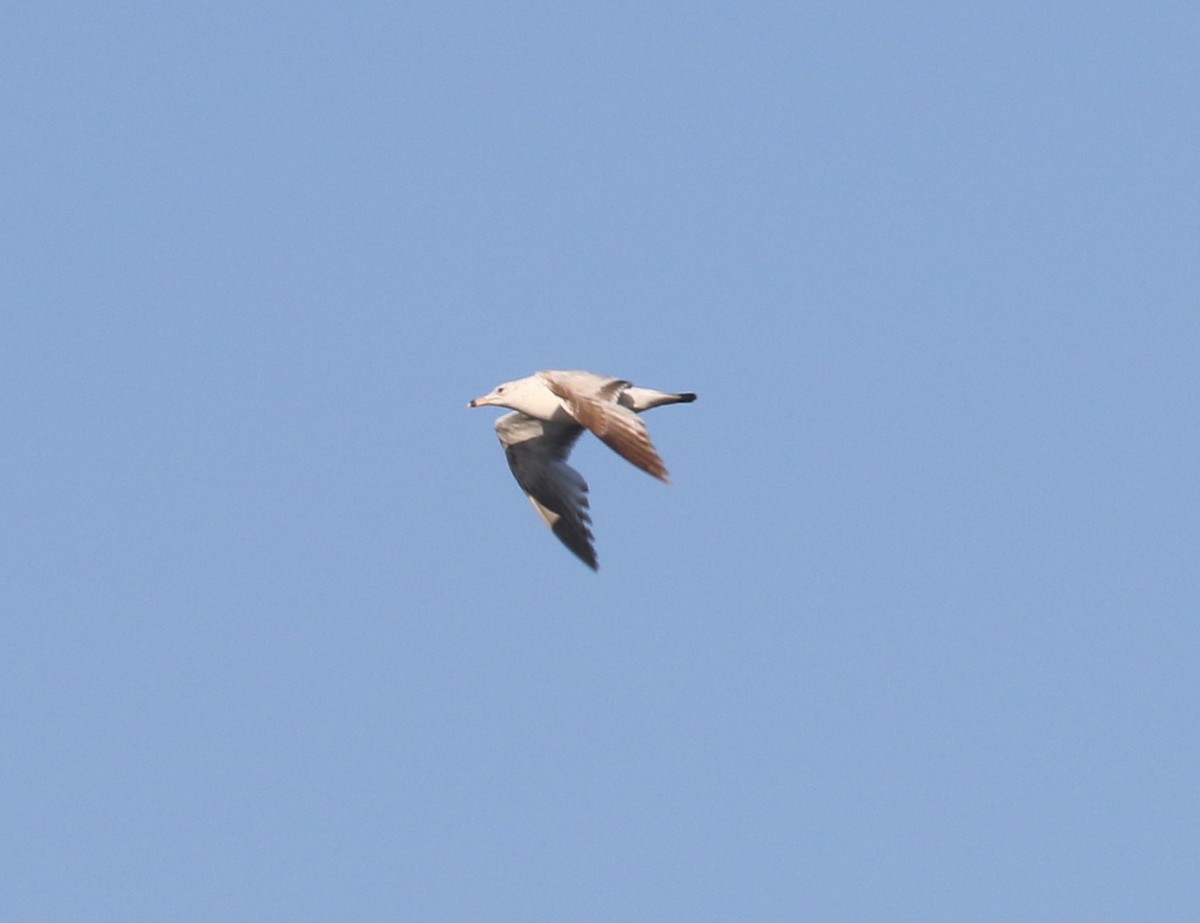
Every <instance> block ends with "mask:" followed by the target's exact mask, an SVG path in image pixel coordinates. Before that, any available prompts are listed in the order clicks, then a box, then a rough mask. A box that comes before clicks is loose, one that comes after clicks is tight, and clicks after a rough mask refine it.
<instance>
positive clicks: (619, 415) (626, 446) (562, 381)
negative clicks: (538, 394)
mask: <svg viewBox="0 0 1200 923" xmlns="http://www.w3.org/2000/svg"><path fill="white" fill-rule="evenodd" d="M538 374H539V376H540V377H541V379H542V380H543V381H544V382H545V383H546V387H548V388H549V389H550V390H551V391H552V392H553V393H554V394H555V395H557V396H558V398H559V399H560V400H562V402H563V403H564V404H565V405H566V408H567V412H568V413H570V414H571V416H573V417H574V418H575V419H576V420H577V421H578V422H579V423H580V424H582V425H583V426H586V427H587V428H588V429H590V430H591V431H592V432H593V433H595V434H596V435H597V436H598V437H599V438H600V439H601V440H602V441H603V442H604V443H605V445H607V446H608V447H609V448H610V449H612V450H613V451H615V452H616V453H617V454H618V455H620V456H621V457H622V458H624V459H625V460H626V461H629V462H631V463H632V464H634V465H637V466H638V467H639V468H641V469H642V470H643V471H645V472H646V473H647V474H652V475H654V477H656V478H658V479H659V480H660V481H667V466H666V465H664V464H663V460H662V458H660V457H659V454H658V451H657V450H656V449H655V448H654V443H652V442H651V441H650V433H649V432H648V431H647V430H646V424H645V423H643V422H642V421H641V419H640V418H639V417H638V415H637V414H636V413H634V411H633V410H631V409H630V408H628V407H623V406H621V405H620V404H618V403H617V400H618V398H619V397H620V396H621V392H622V391H625V390H626V389H627V388H629V387H630V383H629V382H627V381H622V380H621V379H619V378H604V377H603V376H600V375H594V374H592V373H590V372H566V373H563V372H539V373H538Z"/></svg>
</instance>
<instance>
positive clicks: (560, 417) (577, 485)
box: [467, 371, 696, 570]
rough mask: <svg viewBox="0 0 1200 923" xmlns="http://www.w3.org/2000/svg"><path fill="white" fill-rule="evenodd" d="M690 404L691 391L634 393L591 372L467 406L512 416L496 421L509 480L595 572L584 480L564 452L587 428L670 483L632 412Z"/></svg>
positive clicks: (553, 375) (532, 383)
mask: <svg viewBox="0 0 1200 923" xmlns="http://www.w3.org/2000/svg"><path fill="white" fill-rule="evenodd" d="M695 399H696V395H694V394H692V393H691V392H685V393H682V394H675V393H672V392H669V391H653V390H651V389H650V388H635V387H634V386H633V384H631V383H630V382H628V381H625V380H624V379H621V378H610V377H609V376H607V375H597V374H596V373H594V372H562V371H550V372H537V373H535V374H533V375H530V376H529V377H528V378H520V379H517V380H516V381H506V382H505V383H504V384H502V385H497V386H496V387H495V388H493V389H492V390H491V391H490V392H489V393H487V394H485V395H483V397H477V398H475V400H473V401H471V402H470V403H469V404H467V406H468V407H507V408H508V409H509V410H511V411H513V412H512V413H508V414H505V415H504V416H502V417H501V418H500V419H499V420H497V421H496V435H497V436H498V437H499V438H500V445H502V446H503V447H504V456H505V458H507V459H508V467H509V469H510V470H511V471H512V473H513V477H514V478H516V479H517V484H519V485H520V487H521V490H523V491H525V496H527V497H528V498H529V502H530V503H532V504H533V508H534V509H535V510H537V512H538V515H539V516H541V517H542V520H543V521H544V522H545V523H546V525H548V526H549V527H550V530H551V531H552V532H553V533H554V534H555V535H556V536H557V537H558V539H559V541H561V542H562V543H563V544H564V545H566V546H567V548H569V549H570V550H571V551H572V552H573V553H574V554H575V555H576V556H577V557H578V558H579V559H580V560H581V561H583V563H584V564H586V565H587V566H588V567H590V568H591V569H592V570H596V569H597V568H598V567H599V565H598V563H597V561H596V549H595V546H594V545H593V543H592V530H591V522H592V517H591V515H590V514H589V513H588V499H587V490H588V486H587V481H585V480H584V479H583V475H581V474H580V473H579V472H578V471H576V470H575V469H574V468H572V467H571V466H570V465H568V464H567V456H568V455H570V454H571V449H572V448H573V447H574V446H575V443H576V441H577V440H578V439H579V436H580V434H581V433H582V432H583V431H584V430H585V429H589V430H591V431H592V432H593V433H595V435H596V436H598V437H599V438H600V440H601V441H603V442H604V444H605V445H607V446H608V447H609V448H611V449H613V450H614V451H615V452H616V453H617V454H618V455H620V456H621V457H622V458H624V459H625V460H626V461H629V462H631V463H632V464H634V465H636V466H637V467H639V468H641V469H642V470H643V471H645V472H646V473H647V474H650V475H653V476H654V477H656V478H658V479H659V480H660V481H662V482H664V483H668V484H669V483H670V481H669V480H668V479H667V468H666V465H664V464H663V460H662V459H661V458H660V457H659V455H658V452H657V450H655V448H654V444H653V443H651V442H650V434H649V433H648V432H647V431H646V424H645V423H643V422H642V421H641V419H639V418H638V416H637V414H639V413H641V412H642V411H643V410H649V409H650V408H652V407H661V406H663V405H664V404H687V403H690V402H692V401H694V400H695Z"/></svg>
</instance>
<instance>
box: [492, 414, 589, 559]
mask: <svg viewBox="0 0 1200 923" xmlns="http://www.w3.org/2000/svg"><path fill="white" fill-rule="evenodd" d="M582 432H583V427H582V426H578V425H576V424H574V423H551V422H547V421H545V420H537V419H534V418H533V417H527V416H525V414H523V413H516V412H514V413H508V414H505V415H504V416H502V417H501V418H500V419H499V420H497V421H496V435H497V436H498V437H499V438H500V444H501V445H502V446H504V457H505V458H507V459H508V467H509V469H510V470H511V471H512V473H513V477H514V478H516V479H517V484H519V485H520V487H521V490H523V491H525V496H527V497H528V498H529V502H530V503H532V504H533V508H534V509H535V510H537V511H538V515H539V516H541V517H542V520H543V521H544V522H545V523H546V525H548V526H549V527H550V530H551V531H552V532H553V533H554V534H555V535H556V536H558V539H559V541H561V542H562V543H563V544H564V545H566V546H567V547H568V548H569V549H570V550H571V551H572V552H574V553H575V555H576V556H578V558H579V559H580V560H581V561H583V563H584V564H586V565H587V566H588V567H590V568H591V569H592V570H596V568H597V566H598V565H597V563H596V549H595V548H594V547H593V545H592V530H591V522H592V517H591V515H590V514H589V513H588V499H587V489H588V486H587V481H585V480H584V479H583V476H582V475H581V474H580V473H579V472H578V471H576V470H575V469H574V468H572V467H571V466H570V465H568V464H567V456H568V455H570V454H571V448H572V446H574V445H575V441H576V440H577V439H578V438H579V434H580V433H582Z"/></svg>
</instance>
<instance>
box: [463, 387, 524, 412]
mask: <svg viewBox="0 0 1200 923" xmlns="http://www.w3.org/2000/svg"><path fill="white" fill-rule="evenodd" d="M515 384H516V382H511V381H506V382H505V383H504V384H502V385H496V387H494V388H492V390H491V391H489V392H488V393H487V394H485V395H483V397H477V398H475V400H473V401H471V402H470V403H469V404H467V406H468V407H508V406H509V404H508V400H509V399H510V398H511V397H512V394H511V392H512V391H513V390H514V385H515Z"/></svg>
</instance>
